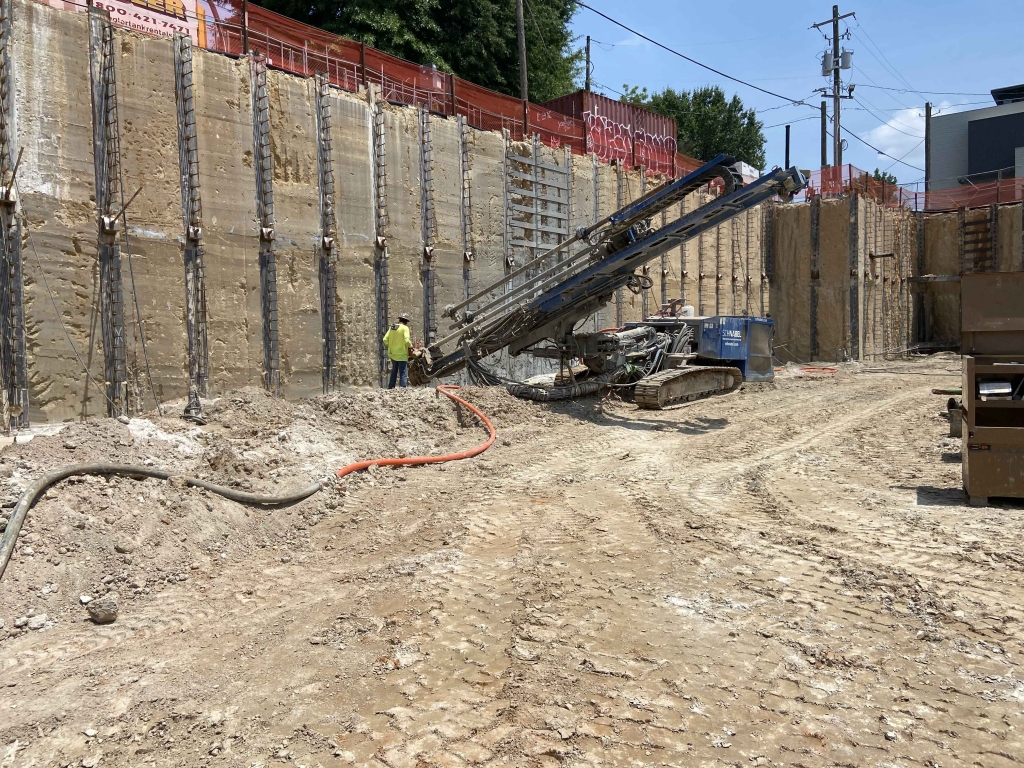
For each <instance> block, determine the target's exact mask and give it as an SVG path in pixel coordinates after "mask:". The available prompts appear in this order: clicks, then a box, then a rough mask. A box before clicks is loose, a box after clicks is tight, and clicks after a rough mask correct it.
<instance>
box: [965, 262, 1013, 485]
mask: <svg viewBox="0 0 1024 768" xmlns="http://www.w3.org/2000/svg"><path fill="white" fill-rule="evenodd" d="M960 307H961V337H960V343H961V354H962V355H963V400H962V409H963V410H962V416H963V447H962V456H963V478H964V490H965V491H966V492H967V495H968V497H969V499H970V502H971V503H972V504H985V503H987V502H988V498H989V497H990V496H1010V497H1017V498H1024V272H982V273H971V274H965V275H963V276H962V278H961V282H960Z"/></svg>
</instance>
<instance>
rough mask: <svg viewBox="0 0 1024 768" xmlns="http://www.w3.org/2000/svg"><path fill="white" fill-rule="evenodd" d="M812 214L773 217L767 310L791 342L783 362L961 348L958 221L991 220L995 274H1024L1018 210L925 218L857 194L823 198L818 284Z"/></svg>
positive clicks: (782, 210)
mask: <svg viewBox="0 0 1024 768" xmlns="http://www.w3.org/2000/svg"><path fill="white" fill-rule="evenodd" d="M810 209H811V204H810V203H797V204H793V205H777V206H775V208H774V213H773V216H774V219H773V222H774V237H773V238H772V241H771V243H770V244H769V247H770V248H771V249H772V258H773V260H774V265H775V272H774V275H773V279H772V281H771V297H772V298H771V311H772V315H773V316H774V317H775V320H776V339H777V341H778V343H779V344H780V345H785V346H782V347H780V350H779V358H780V359H781V360H805V361H809V360H811V359H812V358H813V359H816V360H822V361H833V360H842V359H844V358H845V357H846V356H850V357H853V358H855V359H859V360H880V359H886V358H892V357H896V356H899V355H902V354H905V353H906V352H907V351H908V350H910V349H912V348H918V347H919V345H920V348H922V349H942V348H950V347H952V348H955V347H956V345H958V343H959V338H960V285H959V282H958V281H959V275H960V273H961V269H962V265H961V248H962V243H961V238H962V237H963V234H962V232H961V228H960V217H961V216H962V217H963V220H964V222H967V223H970V222H985V221H990V222H992V226H991V233H992V236H993V240H994V247H993V249H992V251H993V252H992V260H991V268H994V269H996V270H999V271H1016V270H1022V269H1024V256H1022V253H1024V248H1022V246H1024V243H1022V237H1024V233H1022V215H1024V211H1022V207H1021V205H1020V204H1013V205H1002V206H998V207H995V209H994V212H995V217H994V218H993V215H992V214H993V209H990V208H975V209H968V210H965V211H963V212H962V213H958V212H955V211H954V212H943V213H928V214H926V213H923V212H915V211H910V210H907V209H904V208H900V207H893V206H885V205H881V204H879V203H878V202H876V201H874V200H872V199H868V198H865V197H864V196H861V195H856V196H853V197H852V198H851V197H849V196H847V197H842V198H838V199H827V200H822V201H821V204H820V214H819V222H818V228H817V233H818V234H817V237H818V241H817V255H818V260H817V264H818V269H819V275H818V279H817V281H814V280H813V279H812V275H811V269H812V267H811V265H812V254H813V253H814V252H815V243H814V241H813V231H814V228H813V226H812V221H811V218H812V217H811V211H810ZM968 237H970V235H969V236H968ZM982 258H983V257H982ZM815 294H816V296H815ZM812 296H813V297H814V298H812ZM812 305H813V306H814V307H815V309H814V311H813V313H812ZM812 316H813V321H812ZM814 350H816V353H815V352H814Z"/></svg>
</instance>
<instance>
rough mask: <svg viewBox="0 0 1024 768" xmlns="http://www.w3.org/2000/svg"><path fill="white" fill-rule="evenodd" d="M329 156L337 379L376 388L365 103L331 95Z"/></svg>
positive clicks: (370, 172) (370, 167)
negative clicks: (333, 220) (334, 246)
mask: <svg viewBox="0 0 1024 768" xmlns="http://www.w3.org/2000/svg"><path fill="white" fill-rule="evenodd" d="M331 129H332V131H333V135H332V141H331V150H332V154H333V158H332V159H333V163H332V165H333V169H334V195H335V207H334V209H335V216H336V218H337V226H338V247H337V256H338V262H337V265H336V266H335V275H336V283H337V289H336V292H337V306H336V315H337V339H338V377H339V379H340V380H341V381H343V382H347V383H349V384H363V385H369V384H376V383H377V345H378V343H379V340H378V339H377V314H376V312H377V310H376V306H377V305H376V301H375V298H374V275H373V258H374V242H373V240H374V230H375V223H374V221H375V219H374V210H373V163H372V160H371V155H370V143H371V139H370V109H369V106H368V105H367V103H366V100H365V99H361V98H356V97H352V96H348V95H346V94H343V93H342V92H341V91H337V90H332V91H331Z"/></svg>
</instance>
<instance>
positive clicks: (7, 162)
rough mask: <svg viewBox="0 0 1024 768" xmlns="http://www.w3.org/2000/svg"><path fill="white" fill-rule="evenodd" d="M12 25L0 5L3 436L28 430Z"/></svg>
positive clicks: (5, 0)
mask: <svg viewBox="0 0 1024 768" xmlns="http://www.w3.org/2000/svg"><path fill="white" fill-rule="evenodd" d="M11 22H12V19H11V0H0V366H2V371H0V388H2V401H3V413H2V415H0V418H2V421H3V423H2V425H0V428H2V431H4V432H7V431H8V430H17V429H24V428H25V427H28V425H29V419H28V372H27V364H26V357H25V309H24V281H23V276H22V260H21V219H20V215H19V214H20V212H19V210H18V208H19V206H18V196H17V193H16V190H15V185H14V182H15V175H16V174H17V170H18V169H17V163H18V159H19V158H20V156H21V155H20V153H19V152H17V136H16V134H15V130H14V121H13V115H14V72H13V69H12V67H11V46H12V45H13V39H12V28H11Z"/></svg>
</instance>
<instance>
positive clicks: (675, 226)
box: [416, 155, 806, 380]
mask: <svg viewBox="0 0 1024 768" xmlns="http://www.w3.org/2000/svg"><path fill="white" fill-rule="evenodd" d="M733 164H734V160H733V158H731V157H729V156H727V155H720V156H718V157H716V158H715V159H714V160H712V161H711V162H709V163H707V164H706V165H704V166H702V167H701V168H699V169H697V170H696V171H694V172H693V173H691V174H689V175H688V176H685V177H683V178H681V179H678V180H677V181H674V182H672V183H670V184H667V185H664V186H662V187H659V188H657V189H655V190H653V191H652V192H650V193H648V194H647V195H645V196H644V197H642V198H640V199H639V200H637V201H635V202H633V203H630V204H629V205H627V206H625V207H623V208H621V209H620V210H618V211H616V212H615V213H613V214H612V215H611V216H609V217H607V218H606V219H604V220H602V221H600V222H598V223H597V224H595V225H593V226H591V227H588V228H583V229H580V230H579V231H578V232H577V234H576V235H575V236H574V237H572V238H571V239H569V240H567V241H566V242H564V243H562V244H560V245H558V246H556V247H555V248H552V249H551V250H550V251H548V252H547V253H545V254H542V255H541V256H539V257H538V258H536V259H534V260H533V261H531V262H530V263H528V264H526V265H525V266H523V267H521V268H520V269H518V270H516V271H515V272H513V273H512V274H509V275H506V276H505V277H503V278H502V279H501V280H500V281H497V282H495V283H494V284H492V285H490V286H488V287H487V288H485V289H484V290H482V291H480V292H479V293H477V294H475V295H474V296H473V297H471V298H470V299H468V300H467V301H464V302H462V303H461V304H458V305H455V306H451V307H448V308H447V309H446V310H445V314H446V315H447V316H448V317H450V318H451V319H452V321H453V323H452V324H451V325H450V326H449V330H450V331H451V332H450V333H449V334H448V335H447V336H446V337H444V338H442V339H440V340H439V341H438V342H436V343H435V344H434V345H432V346H431V347H430V350H429V351H430V359H431V360H432V362H430V363H428V362H427V358H420V360H418V361H417V364H418V365H419V367H420V370H417V371H416V373H417V374H418V378H421V379H424V380H426V379H429V378H433V377H438V378H440V377H443V376H448V375H451V374H453V373H455V372H457V371H459V370H460V369H462V368H463V367H464V366H465V365H466V364H467V363H468V362H470V361H475V360H479V359H481V358H483V357H486V356H487V355H490V354H493V353H494V352H497V351H499V350H501V349H504V348H506V347H507V348H508V350H509V352H510V353H511V354H513V355H517V354H519V353H521V352H522V351H524V350H526V349H527V348H529V347H532V346H534V345H535V344H537V343H538V342H540V341H542V340H544V339H550V340H552V341H554V342H555V343H556V344H564V343H566V342H567V339H568V337H571V335H572V330H573V328H574V326H575V325H576V324H577V323H578V322H579V321H580V320H583V319H584V318H586V317H589V316H590V315H593V314H594V313H595V312H597V311H598V310H599V309H601V308H602V307H604V306H606V305H607V304H608V303H609V302H610V301H611V299H612V296H613V295H614V294H615V291H616V290H618V289H620V288H624V287H631V288H634V289H638V288H642V287H644V286H643V284H642V281H643V280H645V279H647V278H642V277H640V276H639V275H637V274H636V272H637V269H638V268H639V267H641V266H643V265H644V264H646V263H647V262H649V261H651V260H652V259H655V258H657V257H659V256H660V255H661V254H663V253H665V252H666V251H669V250H671V249H673V248H677V247H679V246H680V245H682V244H683V243H685V242H686V241H688V240H690V239H692V238H694V237H697V236H698V235H700V234H701V233H702V232H705V231H707V230H709V229H712V228H714V227H716V226H718V225H719V224H721V223H722V222H725V221H728V220H729V219H730V218H732V217H733V216H735V215H737V214H739V213H742V212H744V211H746V210H748V209H750V208H753V207H755V206H757V205H759V204H760V203H762V202H764V201H765V200H768V199H769V198H771V197H774V196H776V195H778V196H781V197H782V198H783V199H785V200H791V199H792V197H793V195H794V194H796V193H797V192H799V191H800V190H801V189H803V187H804V186H805V185H806V180H805V179H804V177H803V175H802V174H801V173H800V171H798V170H797V169H796V168H790V169H788V170H786V169H781V168H777V169H776V170H774V171H772V172H771V173H769V174H767V175H765V176H762V177H761V178H759V179H758V180H757V181H755V182H753V183H752V184H749V185H746V186H742V181H741V180H740V179H739V177H738V175H737V174H736V173H735V171H734V170H733V169H732V167H731V166H732V165H733ZM716 180H721V181H722V183H723V187H724V189H723V193H722V194H721V195H720V196H718V197H716V198H715V199H713V200H711V201H709V202H707V203H705V204H704V205H703V206H701V207H700V208H698V209H697V210H695V211H693V212H691V213H688V214H685V215H683V216H681V217H680V218H678V219H676V220H675V221H672V222H670V223H668V224H666V225H665V226H663V227H660V228H658V229H654V228H652V227H651V224H650V222H651V219H652V217H654V216H655V215H657V214H660V213H661V212H662V211H665V210H667V209H669V208H670V207H672V206H674V205H677V204H679V203H680V202H682V200H683V198H684V197H686V195H688V194H690V193H691V192H695V191H696V190H698V189H699V188H700V187H702V186H704V185H706V184H708V183H711V182H713V181H716ZM517 280H521V282H520V283H519V284H518V285H517V284H515V283H516V281H517ZM646 287H649V286H646ZM467 356H468V357H467Z"/></svg>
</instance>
